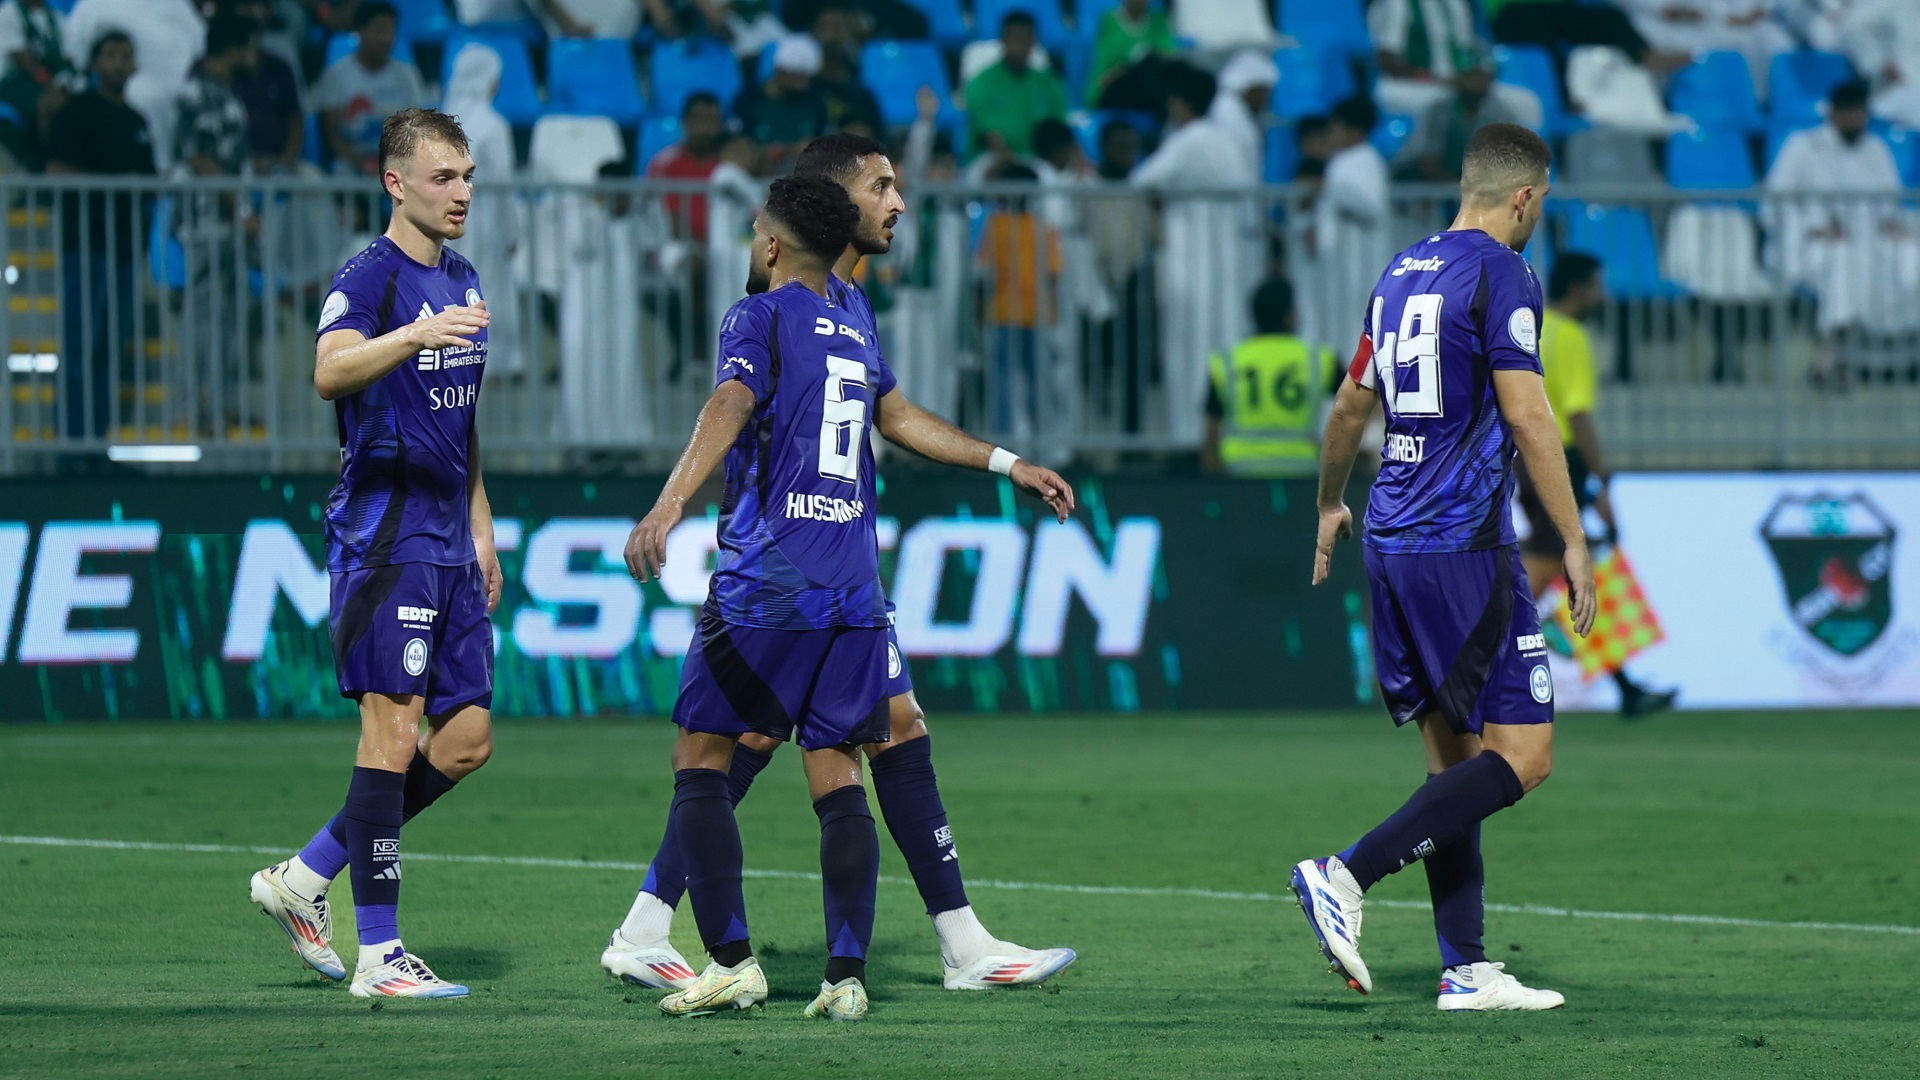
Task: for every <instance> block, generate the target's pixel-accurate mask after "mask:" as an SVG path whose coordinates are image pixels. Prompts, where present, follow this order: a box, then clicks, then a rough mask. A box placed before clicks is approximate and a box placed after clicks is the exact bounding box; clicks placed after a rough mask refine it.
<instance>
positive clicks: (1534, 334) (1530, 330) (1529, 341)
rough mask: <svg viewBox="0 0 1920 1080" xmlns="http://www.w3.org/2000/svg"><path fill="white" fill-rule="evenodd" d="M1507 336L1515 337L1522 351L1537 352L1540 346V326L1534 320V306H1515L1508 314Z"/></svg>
mask: <svg viewBox="0 0 1920 1080" xmlns="http://www.w3.org/2000/svg"><path fill="white" fill-rule="evenodd" d="M1507 336H1508V337H1510V338H1512V339H1513V343H1514V344H1515V345H1518V346H1519V347H1520V348H1521V350H1522V351H1524V352H1528V353H1534V352H1537V351H1538V350H1539V348H1540V331H1539V327H1537V326H1536V325H1535V324H1534V321H1533V309H1532V308H1514V309H1513V314H1512V315H1509V316H1507Z"/></svg>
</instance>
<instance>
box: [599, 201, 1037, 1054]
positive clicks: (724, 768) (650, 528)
mask: <svg viewBox="0 0 1920 1080" xmlns="http://www.w3.org/2000/svg"><path fill="white" fill-rule="evenodd" d="M859 218H860V213H859V210H858V209H857V208H856V207H855V206H854V204H853V202H852V201H851V200H850V199H849V198H848V195H847V192H846V191H845V190H844V189H843V188H842V187H841V186H840V185H839V184H837V183H835V182H833V181H832V180H828V179H825V178H822V177H817V176H792V177H787V178H784V179H781V180H776V181H774V183H773V184H772V186H771V187H770V188H769V190H768V194H767V201H766V204H765V206H764V207H763V208H762V209H761V211H760V215H759V217H758V219H757V220H756V221H755V223H754V245H753V263H752V273H753V276H754V279H755V280H753V281H750V282H749V288H748V291H749V292H752V293H758V294H759V295H753V296H749V297H748V298H747V299H745V300H743V301H741V302H740V303H739V304H736V305H735V306H734V308H733V310H732V311H730V312H729V313H728V315H727V318H726V320H725V322H724V324H723V326H722V330H721V335H720V353H719V357H718V359H717V368H718V372H717V377H716V382H717V386H716V388H715V390H714V393H713V397H712V398H711V399H710V400H709V401H708V403H707V405H706V407H705V408H704V409H702V410H701V413H700V418H699V420H698V421H697V422H696V423H695V426H694V433H693V437H692V439H691V440H690V441H689V442H688V445H687V448H686V450H685V452H684V453H683V454H682V455H681V457H680V461H679V463H678V464H677V465H675V467H674V470H673V474H672V475H671V476H670V477H669V478H668V480H667V484H666V487H665V489H664V490H663V491H662V492H661V495H660V499H659V501H658V502H656V503H655V505H654V508H653V510H652V511H651V512H649V513H648V514H647V516H646V517H645V518H644V519H643V520H642V521H641V522H640V523H639V524H638V525H636V526H635V527H634V530H633V535H632V536H631V537H630V538H629V540H628V543H627V553H626V554H627V565H628V568H629V570H631V572H632V573H633V575H634V576H635V577H636V578H639V579H641V580H645V579H647V578H648V577H651V576H654V575H657V574H658V573H659V569H660V566H661V564H662V563H663V562H664V560H665V557H666V538H667V535H668V533H669V532H670V531H671V530H672V529H673V527H674V525H675V524H677V523H678V522H679V520H680V517H681V513H682V511H683V509H684V507H685V504H686V501H687V499H688V498H690V497H691V496H692V495H693V493H694V491H695V490H697V489H698V488H699V486H700V485H701V484H702V483H703V482H704V481H705V480H706V478H707V476H708V475H709V473H711V471H712V470H713V468H714V467H715V466H716V465H717V464H719V463H720V460H721V458H722V457H723V456H724V458H725V464H726V488H725V494H724V495H723V497H722V502H721V521H720V533H719V537H720V561H719V567H718V569H717V570H716V571H715V573H714V575H713V578H712V582H711V585H710V587H709V588H710V591H709V595H708V598H707V603H706V605H705V608H704V609H703V611H702V612H701V618H700V623H699V630H698V634H697V636H696V639H695V641H694V643H693V647H692V648H691V649H690V650H689V652H688V654H687V658H686V663H685V667H684V668H683V670H682V673H681V680H680V698H679V701H678V702H677V703H676V704H675V706H674V713H673V719H674V723H675V724H677V725H678V726H679V727H680V729H681V730H680V734H679V736H678V738H677V740H676V742H675V744H674V750H673V767H674V800H673V809H672V811H671V813H670V815H669V818H668V824H667V840H666V841H665V843H664V844H663V848H671V849H672V851H673V853H674V855H675V856H677V857H678V859H679V860H680V865H681V869H680V870H678V871H677V872H676V873H677V877H678V880H680V881H684V883H685V886H686V890H687V893H688V895H689V896H690V897H691V898H692V901H693V909H694V920H695V922H696V923H697V924H698V926H699V932H700V937H701V940H702V941H703V942H704V943H705V945H706V947H707V952H708V955H709V956H710V957H711V961H712V962H711V963H710V964H708V966H707V968H706V969H705V970H704V971H703V972H702V973H701V974H700V975H699V977H698V978H696V979H692V980H688V979H687V978H686V976H687V974H689V973H690V971H689V970H687V969H685V966H684V964H671V963H666V962H664V961H663V962H662V963H661V964H660V965H657V966H654V967H653V968H652V973H653V974H654V975H656V976H661V975H664V978H663V979H662V981H665V982H668V983H669V984H670V985H676V986H679V987H680V988H679V989H678V991H677V992H676V993H673V994H670V995H668V996H667V997H666V998H665V999H663V1000H662V1001H661V1002H660V1008H661V1010H662V1011H663V1012H666V1013H667V1014H668V1015H671V1016H703V1015H708V1014H711V1013H714V1012H719V1011H725V1010H730V1009H740V1008H747V1007H749V1006H751V1005H754V1004H757V1003H759V1002H760V1001H762V1000H764V998H765V996H766V993H767V985H766V979H765V976H764V975H763V974H762V973H761V971H760V968H759V965H758V963H757V962H755V960H754V958H753V949H752V945H751V941H750V937H749V933H748V929H747V917H746V905H745V902H744V899H743V898H742V895H741V853H740V834H739V828H738V825H737V824H736V822H735V819H734V813H733V802H734V800H733V799H732V798H731V797H730V793H729V770H730V769H731V767H732V764H733V757H734V753H735V744H736V743H737V742H738V741H739V740H740V739H741V738H742V737H743V736H747V735H757V736H761V737H764V738H769V739H774V740H778V741H787V740H790V739H794V738H796V737H797V738H798V741H799V743H800V747H801V750H802V763H803V764H804V766H805V769H806V774H807V781H808V788H809V790H810V792H811V794H812V796H813V804H814V810H815V812H816V814H817V815H818V816H819V819H820V830H821V831H820V869H821V881H822V886H823V894H824V897H823V898H824V901H825V908H826V942H827V964H826V977H825V979H824V980H823V981H822V983H821V988H820V994H819V996H818V997H817V998H816V999H815V1001H814V1002H813V1004H812V1005H811V1006H809V1007H808V1009H807V1015H809V1016H816V1017H823V1018H827V1019H834V1020H858V1019H861V1018H862V1017H864V1016H865V1015H866V1011H867V998H866V987H865V975H866V952H867V946H868V944H869V942H870V941H871V939H872V934H873V917H874V896H875V892H876V889H877V885H878V875H879V865H880V863H879V860H880V851H879V841H878V835H877V833H876V831H875V827H874V820H873V815H872V813H871V812H870V811H869V809H868V805H867V797H866V789H865V788H864V787H863V786H862V784H861V772H860V767H859V765H860V757H859V754H860V751H861V748H863V747H867V746H871V745H872V744H875V743H880V742H884V741H886V740H887V739H888V737H889V726H888V707H887V697H888V692H887V688H888V678H889V646H888V641H887V614H886V596H885V593H884V592H883V591H882V589H881V587H880V562H879V545H878V539H877V536H876V534H875V528H874V522H875V513H874V505H873V502H874V496H875V485H874V478H873V454H872V450H871V447H870V444H869V441H868V432H869V430H870V429H872V428H875V427H877V428H878V429H879V430H880V431H881V432H882V433H883V434H885V435H887V437H889V438H891V439H893V440H894V441H896V442H900V443H901V444H902V445H906V446H909V447H910V448H912V449H915V450H917V451H919V452H920V453H923V454H925V455H926V456H928V457H930V458H933V459H934V460H937V461H944V462H948V463H950V464H956V465H973V466H974V467H976V468H983V469H986V468H991V469H994V470H996V471H998V472H1000V473H1002V474H1008V475H1012V477H1013V479H1014V481H1015V483H1016V484H1018V485H1020V486H1022V487H1024V488H1026V489H1027V490H1029V491H1031V492H1032V493H1034V494H1036V495H1039V496H1040V497H1042V498H1043V499H1045V500H1046V501H1047V503H1048V505H1049V506H1050V507H1052V509H1053V510H1054V512H1055V513H1056V515H1057V516H1059V517H1060V518H1061V519H1062V520H1065V518H1066V516H1067V514H1068V513H1069V512H1070V511H1071V509H1072V505H1073V503H1072V500H1073V492H1072V490H1071V489H1070V488H1068V487H1067V485H1066V483H1065V482H1064V481H1062V480H1061V479H1060V478H1059V477H1058V476H1056V475H1054V474H1053V473H1051V472H1049V471H1047V470H1044V469H1035V468H1033V467H1032V466H1027V465H1025V464H1024V463H1018V462H1017V459H1015V458H1014V456H1013V455H1012V454H1010V453H1008V452H1007V451H1005V450H1001V449H998V448H995V447H992V446H988V445H987V444H985V443H982V442H980V441H978V440H976V439H972V438H970V437H968V436H967V435H966V434H964V433H963V432H960V431H959V430H958V429H955V428H954V427H953V426H952V425H950V424H947V423H945V422H944V421H941V420H939V419H938V418H936V417H933V416H931V415H930V414H927V413H925V412H924V411H923V410H919V409H917V408H915V407H914V406H913V405H912V404H910V403H909V402H907V401H906V399H905V398H904V397H902V396H901V395H900V394H899V391H898V390H897V389H896V388H895V387H894V381H893V376H892V374H891V373H890V372H889V371H888V370H887V366H886V363H885V361H884V360H882V359H881V357H880V353H879V349H878V347H877V343H876V342H875V340H874V333H873V326H872V323H871V321H870V320H869V319H867V318H865V317H864V316H863V315H862V314H860V313H857V312H856V311H855V310H854V309H851V308H849V307H846V306H843V305H842V304H841V303H840V302H839V299H840V298H841V297H842V296H843V295H844V294H843V293H842V292H841V291H840V288H839V284H840V283H839V282H837V281H836V280H835V278H834V276H833V274H832V268H833V265H834V263H835V261H836V260H838V259H839V258H840V257H841V254H842V253H843V252H844V251H845V250H846V248H847V246H848V244H849V242H850V241H851V240H852V238H853V235H854V232H855V230H856V227H857V225H858V222H859ZM1016 464H1019V465H1020V468H1019V469H1018V471H1016V468H1015V466H1016ZM662 966H664V967H667V968H668V971H667V972H666V973H662V972H661V971H660V967H662Z"/></svg>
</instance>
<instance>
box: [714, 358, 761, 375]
mask: <svg viewBox="0 0 1920 1080" xmlns="http://www.w3.org/2000/svg"><path fill="white" fill-rule="evenodd" d="M727 368H739V369H740V370H741V371H744V372H746V373H747V374H749V375H751V374H753V361H751V360H748V359H747V358H746V357H744V356H729V357H727V362H726V363H724V364H721V365H720V369H721V370H722V371H724V370H726V369H727Z"/></svg>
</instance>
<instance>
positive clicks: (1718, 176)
mask: <svg viewBox="0 0 1920 1080" xmlns="http://www.w3.org/2000/svg"><path fill="white" fill-rule="evenodd" d="M1667 182H1668V183H1670V184H1672V185H1673V186H1674V187H1677V188H1687V189H1693V190H1699V189H1703V188H1750V187H1752V186H1753V185H1754V183H1755V177H1754V172H1753V152H1752V150H1751V149H1749V147H1748V146H1747V135H1746V132H1744V131H1739V130H1735V129H1731V128H1712V127H1702V128H1697V129H1695V130H1693V131H1683V132H1680V133H1679V134H1677V135H1674V136H1673V137H1671V138H1669V139H1668V140H1667Z"/></svg>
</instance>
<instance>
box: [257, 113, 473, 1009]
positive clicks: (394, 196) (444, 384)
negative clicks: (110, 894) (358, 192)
mask: <svg viewBox="0 0 1920 1080" xmlns="http://www.w3.org/2000/svg"><path fill="white" fill-rule="evenodd" d="M380 169H381V176H382V182H383V184H384V186H385V188H386V194H387V197H388V198H389V199H391V200H392V202H393V218H392V221H391V222H390V223H389V224H388V226H387V231H386V234H385V235H383V236H380V237H378V238H376V239H375V240H374V242H373V243H372V244H371V245H369V246H368V247H367V249H366V250H365V251H362V252H361V253H360V254H358V255H356V256H354V257H353V258H352V259H351V260H349V261H348V263H347V265H346V266H345V267H344V268H342V269H341V271H340V273H339V274H338V275H336V276H335V278H334V283H333V289H332V291H331V292H329V293H328V295H327V299H326V302H325V304H324V305H323V306H322V309H321V315H320V326H319V329H318V339H319V340H318V341H317V343H316V346H315V350H314V352H315V367H314V377H313V381H314V387H315V389H316V390H318V391H319V393H320V396H321V397H322V398H325V399H327V400H329V401H332V402H333V404H334V408H335V416H336V419H337V420H338V421H339V427H340V483H339V485H338V486H336V487H335V488H334V490H333V494H332V496H331V497H330V498H329V499H328V500H327V513H326V526H327V530H326V532H327V569H328V570H329V571H331V573H332V591H331V594H330V595H331V602H330V604H329V610H328V622H329V631H330V636H331V638H332V642H333V653H334V666H335V670H336V673H337V675H338V679H339V685H340V693H341V694H342V695H343V696H345V697H350V698H353V699H354V700H355V701H356V702H357V703H358V705H359V710H360V746H359V751H358V754H357V756H356V757H355V759H354V766H355V767H354V770H353V780H352V782H351V784H350V785H349V786H348V788H347V798H346V805H345V806H344V807H343V808H342V809H341V810H340V812H339V813H337V814H335V815H334V817H333V819H332V820H331V821H329V822H327V824H326V825H325V826H323V827H322V828H321V829H320V831H319V832H317V833H315V834H314V837H313V839H312V840H311V841H309V842H308V843H307V846H306V847H305V848H303V849H302V850H301V851H300V853H299V854H298V855H296V856H294V857H293V858H291V859H289V860H288V861H286V862H283V863H280V864H278V865H276V866H271V867H268V868H267V869H265V870H262V871H260V872H259V873H257V874H255V875H254V876H253V880H252V882H251V883H250V890H251V894H252V898H253V901H254V902H255V903H257V904H259V905H260V907H261V910H262V911H263V912H265V913H266V914H267V915H269V916H271V917H272V918H273V919H274V921H275V922H277V923H278V924H279V925H280V928H281V929H282V930H283V931H285V932H286V934H287V937H288V939H289V940H290V941H291V942H292V944H293V950H294V952H295V954H296V955H298V956H299V957H300V958H301V960H302V961H303V962H305V963H306V964H307V966H309V967H311V968H313V969H314V970H316V971H318V972H320V973H321V974H322V975H324V976H326V977H327V978H330V979H344V978H346V977H347V969H346V967H345V965H343V964H342V963H341V962H340V958H339V956H338V955H337V954H335V952H334V951H333V948H332V944H331V940H330V939H331V937H332V933H333V927H332V923H331V920H330V918H329V913H328V910H329V909H328V906H327V900H326V893H327V889H328V887H329V886H330V885H331V884H332V883H333V879H334V878H335V877H337V876H338V875H339V873H340V871H341V870H342V869H345V868H347V867H349V866H351V872H352V880H353V900H354V922H355V924H356V928H357V929H358V931H359V937H360V959H359V963H358V965H357V967H356V969H355V971H354V974H353V983H352V986H351V988H350V989H351V992H352V993H353V994H354V995H355V996H357V997H424V998H448V997H465V996H466V995H467V988H466V987H464V986H459V985H456V984H453V983H448V982H444V981H442V980H441V979H439V978H438V977H436V976H435V975H434V973H433V972H432V971H431V970H430V969H428V967H427V965H426V964H424V963H422V962H421V960H420V958H419V957H417V956H414V955H413V954H412V953H410V952H408V951H407V950H406V948H405V947H404V946H403V945H401V943H400V930H399V923H398V905H399V900H400V875H401V862H400V826H401V825H402V824H403V823H404V822H406V821H407V820H409V819H411V818H412V817H413V816H414V815H416V814H418V813H420V812H421V811H422V810H425V809H426V808H427V807H428V806H430V805H431V804H432V803H433V802H434V801H435V800H436V799H438V798H440V796H442V795H444V794H446V793H447V791H449V790H450V789H451V788H452V787H453V785H454V784H455V783H456V782H458V781H459V780H460V779H461V778H462V777H464V776H466V775H467V774H469V773H471V772H473V771H474V770H475V769H478V768H479V767H480V766H481V765H482V764H484V763H485V762H486V760H487V756H488V753H489V751H490V748H491V745H492V744H491V740H490V727H491V724H490V717H489V711H488V709H489V706H490V705H491V703H492V694H493V630H492V627H491V625H490V624H489V621H488V613H489V612H490V611H492V610H493V607H494V605H495V604H497V603H498V602H499V599H500V561H499V559H498V558H497V557H496V555H495V554H494V547H493V516H492V511H491V510H490V509H489V507H488V505H487V494H486V488H485V486H484V485H483V484H482V483H481V476H480V460H479V441H478V437H477V435H476V428H475V425H474V409H475V407H476V404H477V399H478V397H479V392H480V379H481V372H482V371H483V370H484V368H485V366H486V359H487V323H488V321H489V317H488V314H487V308H486V301H485V300H484V299H483V298H482V297H481V294H480V282H479V279H478V278H477V277H476V276H475V275H474V272H473V267H472V265H471V264H469V263H468V262H467V261H466V260H465V259H463V258H461V257H460V255H458V254H457V253H455V252H453V251H449V250H447V249H446V247H445V242H446V241H448V240H454V239H458V238H459V237H460V236H462V235H463V234H464V233H465V232H466V218H467V208H468V206H469V204H470V202H471V200H472V197H473V173H474V166H473V160H472V158H471V157H470V156H469V155H468V152H467V137H466V133H465V132H463V131H462V130H461V129H460V125H459V124H458V123H457V122H456V121H455V120H454V119H453V117H451V116H448V115H446V114H444V113H440V112H435V111H433V110H430V109H404V110H402V111H400V112H397V113H395V114H393V115H392V116H391V117H389V118H388V119H387V120H386V123H385V125H384V126H383V128H382V130H381V135H380ZM423 718H424V719H425V720H426V721H427V729H426V731H424V732H423V731H421V724H420V722H421V720H422V719H423Z"/></svg>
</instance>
